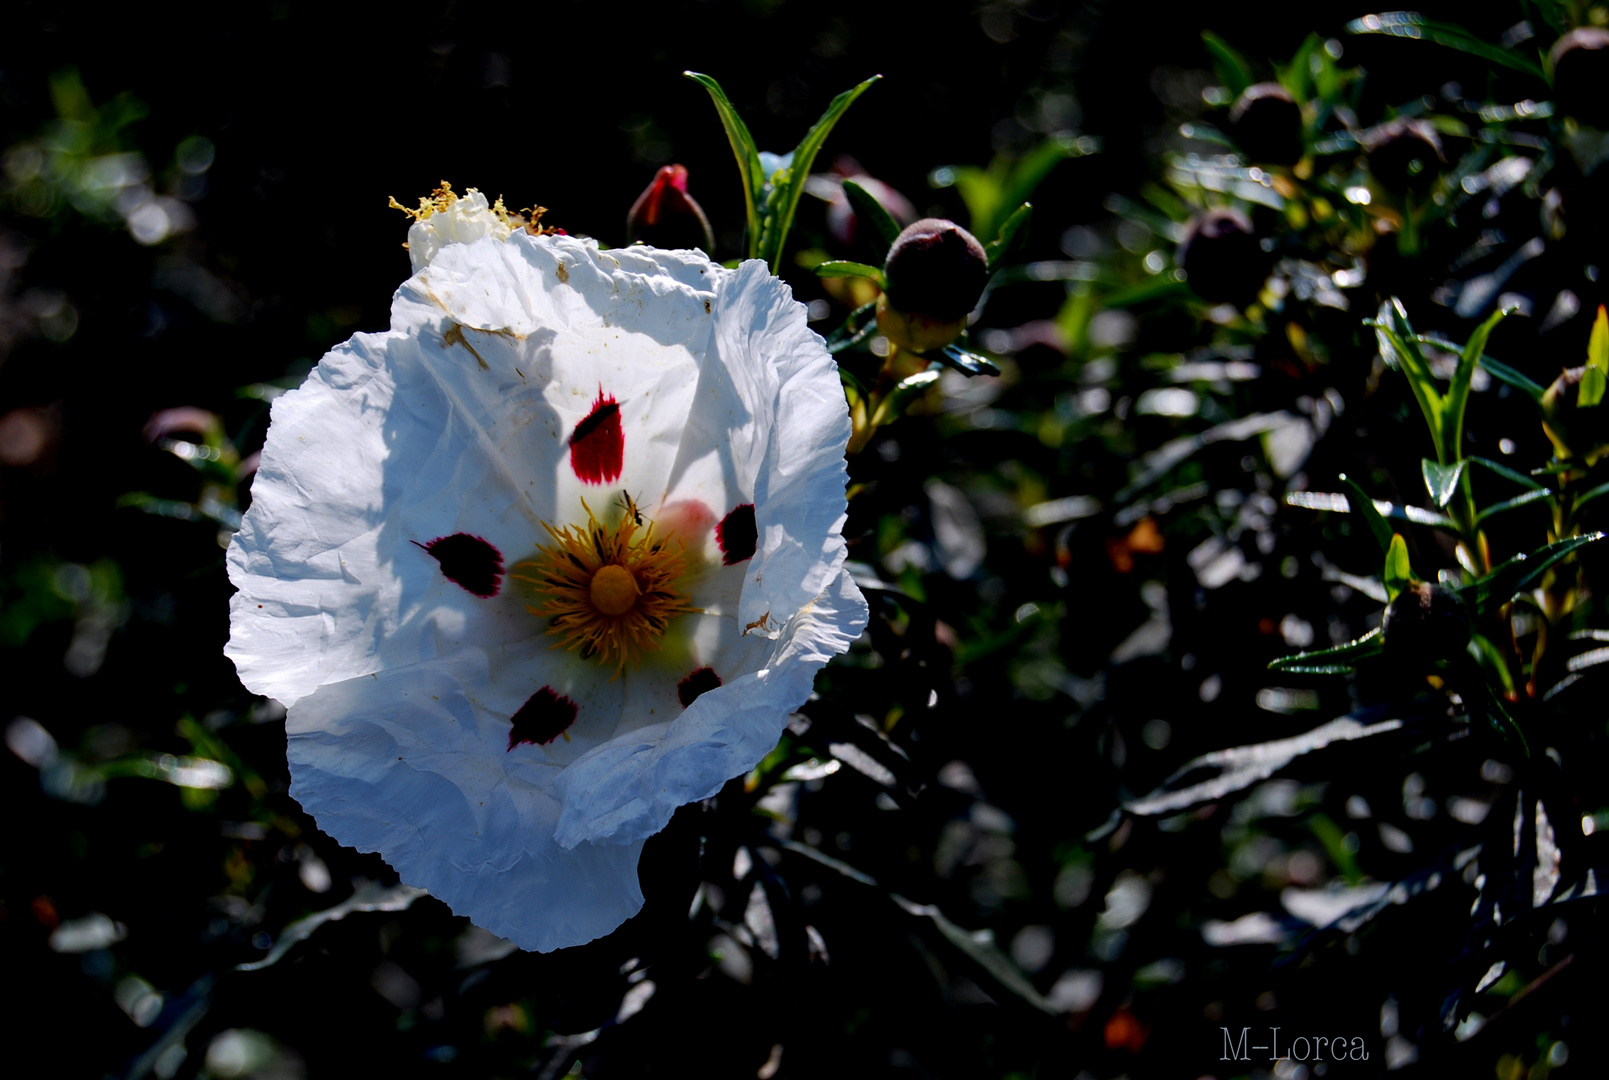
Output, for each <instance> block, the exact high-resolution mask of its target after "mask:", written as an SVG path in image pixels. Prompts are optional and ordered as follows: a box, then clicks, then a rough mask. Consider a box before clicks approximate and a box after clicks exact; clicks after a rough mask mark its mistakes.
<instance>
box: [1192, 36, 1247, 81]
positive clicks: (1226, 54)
mask: <svg viewBox="0 0 1609 1080" xmlns="http://www.w3.org/2000/svg"><path fill="white" fill-rule="evenodd" d="M1201 43H1202V44H1203V45H1205V46H1206V47H1207V52H1208V54H1209V55H1211V57H1212V70H1213V71H1214V72H1215V73H1217V76H1218V81H1219V82H1221V83H1223V85H1224V89H1225V90H1227V91H1229V94H1230V96H1231V97H1239V96H1240V93H1241V91H1242V90H1244V89H1246V87H1248V86H1250V85H1251V84H1252V82H1253V81H1254V80H1253V78H1252V73H1251V65H1250V64H1248V63H1246V59H1245V57H1243V56H1241V55H1240V53H1238V52H1236V51H1235V49H1234V47H1233V46H1231V45H1230V44H1229V42H1227V41H1225V40H1224V39H1223V38H1221V37H1219V36H1218V35H1217V34H1214V33H1213V32H1212V31H1211V30H1203V31H1202V32H1201Z"/></svg>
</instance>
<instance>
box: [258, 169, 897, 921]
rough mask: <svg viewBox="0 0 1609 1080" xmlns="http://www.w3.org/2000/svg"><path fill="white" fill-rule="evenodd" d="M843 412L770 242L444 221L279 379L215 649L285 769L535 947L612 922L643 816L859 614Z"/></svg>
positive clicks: (314, 796)
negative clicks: (849, 541)
mask: <svg viewBox="0 0 1609 1080" xmlns="http://www.w3.org/2000/svg"><path fill="white" fill-rule="evenodd" d="M465 201H467V200H465ZM849 431H850V426H849V420H848V416H847V410H846V407H845V403H844V398H843V394H842V391H841V390H840V387H839V382H838V376H837V373H836V370H835V368H834V364H833V361H832V358H831V357H830V356H829V355H828V354H827V352H826V349H825V348H824V347H823V344H822V341H821V339H820V338H819V337H817V336H816V335H815V334H814V333H812V332H811V331H810V330H809V329H808V328H807V327H806V325H805V314H804V308H803V306H802V305H800V304H798V303H796V302H795V301H794V300H793V298H792V296H791V294H790V293H789V291H788V289H787V286H785V285H784V284H782V283H781V282H780V281H778V280H777V279H776V278H774V277H772V276H771V275H770V274H769V273H767V272H766V270H765V267H764V266H763V265H762V264H760V263H758V262H749V263H745V264H744V265H743V266H742V267H740V268H739V269H737V270H735V271H731V270H725V269H723V268H721V267H720V266H718V265H716V264H714V263H712V262H709V261H707V260H706V259H704V258H702V257H701V256H699V255H698V254H697V253H694V252H667V251H658V250H654V249H649V248H628V249H623V250H617V251H608V252H600V251H598V250H597V248H596V247H595V246H594V245H592V244H590V243H583V242H581V241H577V240H574V239H570V238H567V237H542V238H537V237H532V236H529V235H526V234H524V233H519V234H515V235H513V236H512V237H511V238H509V239H507V240H506V241H504V242H498V241H497V240H494V239H489V238H488V239H482V240H481V241H479V242H478V243H474V244H468V245H464V244H453V245H450V246H447V247H445V248H442V249H441V250H439V251H438V252H437V253H436V254H435V256H434V259H433V261H432V262H431V263H430V265H429V266H428V268H427V269H426V270H425V271H424V272H423V273H420V274H417V275H415V276H414V277H413V278H412V279H411V280H410V281H408V282H407V283H406V284H404V285H403V286H402V288H401V289H400V290H399V291H398V292H397V295H396V299H395V301H394V303H393V306H392V328H391V330H390V331H389V332H387V333H383V334H360V335H358V336H357V337H354V338H353V339H352V340H351V341H349V342H347V343H346V344H344V345H342V346H340V347H338V348H336V349H335V350H334V351H332V352H331V353H330V354H329V355H328V356H326V357H325V358H324V360H323V362H322V363H320V364H319V366H318V368H317V369H315V370H314V371H313V373H312V374H311V375H310V376H309V377H308V379H307V381H306V383H305V384H304V385H303V386H302V387H301V389H299V390H296V391H293V392H292V393H289V394H286V395H284V396H282V397H281V398H279V399H278V400H277V401H276V402H275V403H274V409H273V423H272V426H271V427H270V429H269V433H268V441H267V445H266V446H265V447H264V449H263V455H262V465H261V467H260V468H259V470H258V473H257V479H256V481H255V483H254V485H253V489H252V496H253V503H252V507H251V509H250V511H249V512H248V513H247V514H246V517H245V521H244V523H243V525H242V526H241V529H240V531H239V533H238V534H237V535H236V537H235V540H234V542H233V543H232V544H231V546H230V550H229V556H228V564H229V576H230V580H231V581H233V582H234V584H235V586H236V587H237V588H238V589H239V592H238V593H237V594H236V596H235V597H234V599H233V601H232V603H231V608H230V619H231V629H232V635H231V637H230V642H229V646H228V650H227V651H228V654H229V656H230V657H231V658H232V659H233V660H234V662H235V665H236V667H237V668H238V669H239V671H240V677H241V679H242V680H243V681H244V682H245V684H246V685H247V686H248V687H250V688H251V689H252V690H253V691H255V692H257V693H260V694H266V695H269V696H272V697H275V698H277V699H279V700H280V701H282V702H284V703H285V704H286V705H287V706H289V718H288V720H287V723H286V727H287V730H288V732H289V760H290V767H291V778H292V785H291V793H292V795H294V796H295V797H296V798H297V799H298V800H299V801H300V802H301V803H302V805H303V806H304V807H306V808H307V810H308V811H309V812H310V813H312V814H313V815H314V817H316V818H317V820H318V822H319V824H320V826H321V827H322V828H324V829H325V830H326V831H328V832H329V833H330V834H331V835H333V836H334V837H336V838H337V839H338V840H340V841H342V842H343V843H346V844H350V845H352V846H354V847H357V848H360V849H362V850H365V851H378V852H380V853H381V855H383V856H384V857H385V858H386V859H387V860H388V861H389V862H390V863H391V864H392V865H393V866H394V867H395V868H396V869H397V871H398V873H399V874H400V875H401V876H402V878H403V880H404V881H406V882H408V883H409V884H413V885H419V886H422V887H424V888H426V889H428V890H429V891H430V892H431V893H432V894H434V895H435V896H437V897H439V898H440V899H442V900H443V901H445V902H446V903H447V904H449V905H450V906H451V907H452V908H453V909H454V910H455V911H457V912H459V913H461V914H464V915H468V916H469V917H470V918H472V919H473V920H474V921H475V922H477V923H479V924H480V925H481V926H483V927H485V928H486V929H488V930H490V931H492V932H494V933H497V934H501V935H503V936H505V937H508V938H510V939H511V940H513V941H514V942H515V943H516V944H518V945H520V946H522V947H523V948H527V949H536V950H547V949H554V948H559V947H562V946H568V945H575V944H579V943H582V942H585V941H588V940H591V939H592V938H595V937H598V936H600V935H602V934H606V933H608V932H609V931H611V930H613V929H614V928H615V927H616V926H618V925H619V924H620V923H621V922H623V921H624V920H625V919H627V918H628V917H630V916H631V915H632V914H633V913H635V912H636V911H637V910H638V909H639V908H640V907H641V904H642V893H641V891H640V889H639V887H638V883H637V869H636V868H637V859H638V854H639V852H640V851H641V849H642V844H643V841H644V839H645V838H646V837H648V836H649V835H651V834H652V833H654V832H656V831H657V830H659V829H660V828H662V827H663V826H664V825H665V823H666V822H667V821H668V820H669V819H670V816H671V814H672V813H673V812H674V811H675V809H676V808H677V807H678V806H680V805H682V804H684V803H687V802H692V801H695V800H698V799H702V798H706V797H708V796H710V795H712V794H714V793H715V792H716V791H717V790H718V789H719V788H720V787H721V785H722V784H723V783H724V782H725V781H726V780H728V779H730V778H731V777H734V776H738V775H741V774H742V773H743V772H745V771H747V770H748V769H750V768H752V767H753V766H754V765H755V764H756V763H757V762H758V761H759V760H760V758H762V757H763V756H764V755H765V754H766V753H767V752H768V751H769V750H770V749H771V748H772V747H773V746H774V745H775V744H776V741H777V738H778V737H779V736H780V734H781V732H782V729H783V727H784V726H785V724H786V722H787V717H788V714H789V712H790V711H791V710H793V709H794V708H797V707H798V706H799V705H800V704H802V703H803V702H804V701H805V699H806V698H807V697H808V696H809V694H810V689H811V683H812V680H813V677H814V674H815V672H816V670H817V669H818V668H819V667H820V666H821V665H822V664H824V663H825V662H826V661H827V660H828V659H830V658H831V657H832V656H833V655H835V654H837V653H840V652H842V651H844V650H845V649H846V648H848V646H849V644H850V642H852V641H853V640H854V639H855V637H856V636H858V634H859V633H860V630H861V628H862V627H863V626H864V625H865V622H866V617H867V609H866V603H865V600H864V599H863V598H862V597H861V595H860V593H859V591H858V590H857V589H856V588H855V586H854V585H853V584H852V583H851V581H850V580H849V576H848V575H847V574H846V573H845V572H844V570H843V562H844V557H845V548H844V541H843V537H842V535H841V532H840V530H841V528H842V524H843V520H844V511H845V498H844V485H845V480H846V469H845V465H844V449H845V444H846V442H847V440H848V438H849ZM639 521H640V524H639Z"/></svg>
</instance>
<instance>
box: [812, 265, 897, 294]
mask: <svg viewBox="0 0 1609 1080" xmlns="http://www.w3.org/2000/svg"><path fill="white" fill-rule="evenodd" d="M816 276H817V277H824V278H840V277H863V278H870V279H871V280H873V281H875V282H877V285H878V287H879V288H886V287H887V282H885V281H884V280H883V272H882V271H881V270H879V269H878V268H877V267H875V266H867V265H866V264H865V263H858V262H849V261H847V260H843V259H829V260H828V261H827V262H823V263H817V264H816Z"/></svg>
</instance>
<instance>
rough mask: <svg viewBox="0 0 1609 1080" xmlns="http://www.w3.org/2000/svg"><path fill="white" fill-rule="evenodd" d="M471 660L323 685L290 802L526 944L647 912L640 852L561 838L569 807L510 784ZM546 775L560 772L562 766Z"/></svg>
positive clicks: (296, 714) (522, 781)
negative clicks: (475, 697)
mask: <svg viewBox="0 0 1609 1080" xmlns="http://www.w3.org/2000/svg"><path fill="white" fill-rule="evenodd" d="M484 677H485V672H484V670H483V669H482V670H477V669H476V666H475V664H474V663H473V661H472V660H460V661H458V662H446V661H437V662H434V663H431V664H421V665H416V666H414V667H411V668H405V669H402V670H400V671H395V672H387V673H385V674H384V675H380V676H378V677H365V678H362V679H356V680H351V681H348V682H345V683H339V684H336V685H334V686H326V687H324V688H323V689H321V690H319V691H318V692H317V693H315V694H313V695H312V696H311V697H309V698H307V699H305V700H304V701H302V702H301V703H300V704H299V705H298V706H297V707H296V708H295V709H294V710H292V712H291V713H290V716H289V719H288V721H287V723H286V730H287V732H288V733H289V735H290V745H289V751H288V754H289V759H290V766H291V794H292V795H293V796H294V797H295V798H296V800H297V801H298V802H300V803H301V804H302V806H303V807H304V808H305V809H306V810H307V811H308V813H310V814H312V815H313V817H314V818H315V819H317V820H318V822H319V825H320V827H321V828H323V829H324V830H325V831H326V832H328V833H330V834H331V835H332V836H335V837H336V838H337V839H339V840H340V841H341V842H342V843H345V844H349V845H351V846H353V847H355V848H357V849H359V850H360V851H378V852H380V853H381V854H382V855H384V856H385V858H386V861H388V862H389V863H390V864H391V865H392V866H393V867H395V868H396V871H397V873H398V874H399V875H400V876H401V878H402V880H403V881H404V882H405V883H407V884H409V885H417V886H419V887H421V888H424V889H427V890H429V891H430V893H431V895H433V896H435V897H437V898H438V899H440V900H442V901H444V902H445V903H446V904H447V905H448V906H450V907H451V908H452V909H453V910H454V911H458V912H463V913H466V914H468V915H470V916H471V917H472V918H473V919H474V920H475V922H476V923H477V924H478V925H480V926H482V927H484V928H486V929H487V930H490V931H491V932H492V933H494V934H499V935H501V936H503V937H506V938H508V939H509V940H510V941H512V942H514V943H515V944H516V945H519V946H520V947H521V948H524V949H536V950H544V951H545V950H549V949H556V948H561V947H565V946H570V945H577V944H581V943H582V942H586V941H590V940H592V939H593V938H595V937H600V936H602V935H604V934H607V933H609V932H610V931H611V930H613V929H614V928H615V927H617V926H619V925H620V924H621V923H622V922H624V921H625V920H626V919H628V918H630V917H631V916H632V915H634V914H636V912H637V911H638V910H639V909H640V908H641V907H642V892H641V890H640V888H639V887H638V884H637V858H638V855H639V854H640V853H641V850H642V844H641V843H640V842H639V843H636V844H628V845H615V844H603V845H598V844H582V845H579V846H575V847H572V848H570V849H568V850H567V849H565V848H561V847H560V846H559V845H558V844H557V843H556V842H555V841H554V839H553V832H554V825H555V823H556V822H557V821H558V817H559V804H558V801H557V800H556V799H555V798H554V797H553V796H552V794H551V793H550V792H549V791H547V790H545V787H544V785H543V784H541V783H535V782H532V779H533V778H526V777H521V776H516V775H511V774H510V772H509V771H508V770H507V769H506V768H505V762H504V761H503V760H502V758H505V757H507V756H509V755H508V754H507V753H504V754H499V753H498V750H497V748H496V744H497V742H498V741H499V740H502V741H506V739H507V728H506V725H503V726H502V729H501V730H500V731H496V732H492V733H491V738H490V739H488V738H487V732H485V731H483V730H482V728H483V726H484V725H485V723H486V720H485V718H484V717H483V716H482V715H481V714H480V711H479V710H478V709H476V708H475V707H474V705H473V704H472V702H471V700H470V696H469V694H468V693H467V691H466V687H472V686H474V685H475V684H476V683H477V682H478V681H480V680H482V679H484ZM548 771H550V772H555V773H556V772H557V771H558V769H557V767H556V766H549V767H548Z"/></svg>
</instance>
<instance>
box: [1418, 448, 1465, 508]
mask: <svg viewBox="0 0 1609 1080" xmlns="http://www.w3.org/2000/svg"><path fill="white" fill-rule="evenodd" d="M1419 464H1420V466H1421V468H1422V469H1423V471H1424V474H1425V490H1426V491H1428V492H1430V501H1431V502H1433V503H1435V504H1436V505H1437V506H1446V505H1447V503H1448V502H1449V501H1451V499H1452V497H1453V495H1454V494H1455V493H1456V492H1457V491H1458V481H1460V480H1462V479H1463V477H1464V463H1463V462H1462V461H1460V462H1459V463H1458V464H1456V465H1438V464H1436V462H1434V461H1431V460H1430V459H1429V458H1420V459H1419Z"/></svg>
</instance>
